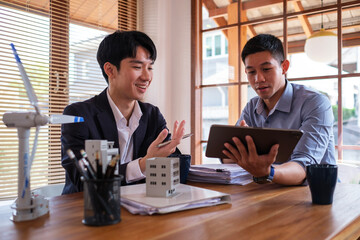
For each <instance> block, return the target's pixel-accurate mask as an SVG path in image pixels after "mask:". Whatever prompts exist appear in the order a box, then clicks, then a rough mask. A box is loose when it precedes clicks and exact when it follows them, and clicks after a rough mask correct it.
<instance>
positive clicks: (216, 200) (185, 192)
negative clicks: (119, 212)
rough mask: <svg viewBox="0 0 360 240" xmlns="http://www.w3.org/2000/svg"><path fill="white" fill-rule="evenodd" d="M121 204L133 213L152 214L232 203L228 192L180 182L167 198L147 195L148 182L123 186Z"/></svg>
mask: <svg viewBox="0 0 360 240" xmlns="http://www.w3.org/2000/svg"><path fill="white" fill-rule="evenodd" d="M120 192H121V206H123V207H124V208H126V209H127V210H128V211H129V212H131V213H132V214H141V215H152V214H165V213H171V212H177V211H183V210H188V209H193V208H200V207H208V206H214V205H219V204H224V203H231V198H230V195H229V194H227V193H222V192H217V191H213V190H208V189H205V188H199V187H193V186H190V185H185V184H179V186H177V187H176V193H175V194H174V195H173V196H171V197H167V198H162V197H147V196H146V184H145V183H144V184H136V185H129V186H122V187H121V190H120Z"/></svg>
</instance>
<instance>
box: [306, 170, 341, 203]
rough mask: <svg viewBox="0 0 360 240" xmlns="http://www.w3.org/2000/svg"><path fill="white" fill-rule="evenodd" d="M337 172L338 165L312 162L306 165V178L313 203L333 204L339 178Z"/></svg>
mask: <svg viewBox="0 0 360 240" xmlns="http://www.w3.org/2000/svg"><path fill="white" fill-rule="evenodd" d="M337 174H338V167H337V165H331V164H312V165H308V166H306V179H307V181H308V184H309V188H310V192H311V198H312V203H313V204H321V205H326V204H332V202H333V196H334V191H335V186H336V182H337V179H338V178H337Z"/></svg>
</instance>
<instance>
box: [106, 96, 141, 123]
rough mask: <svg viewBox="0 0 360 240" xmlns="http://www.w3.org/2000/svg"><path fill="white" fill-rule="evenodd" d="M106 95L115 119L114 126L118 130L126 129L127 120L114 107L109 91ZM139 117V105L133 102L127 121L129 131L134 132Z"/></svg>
mask: <svg viewBox="0 0 360 240" xmlns="http://www.w3.org/2000/svg"><path fill="white" fill-rule="evenodd" d="M106 95H107V98H108V101H109V104H110V107H111V110H112V112H113V114H114V117H115V122H116V126H117V127H118V128H124V127H126V125H127V120H126V118H125V117H124V115H123V114H122V113H121V111H120V110H119V108H118V107H117V106H116V105H115V103H114V101H113V100H112V99H111V97H110V94H109V89H108V90H107V91H106ZM141 116H142V111H141V108H140V105H139V103H138V101H135V106H134V110H133V113H132V114H131V117H130V119H129V128H130V129H133V130H135V129H136V128H137V127H138V126H139V121H140V118H141Z"/></svg>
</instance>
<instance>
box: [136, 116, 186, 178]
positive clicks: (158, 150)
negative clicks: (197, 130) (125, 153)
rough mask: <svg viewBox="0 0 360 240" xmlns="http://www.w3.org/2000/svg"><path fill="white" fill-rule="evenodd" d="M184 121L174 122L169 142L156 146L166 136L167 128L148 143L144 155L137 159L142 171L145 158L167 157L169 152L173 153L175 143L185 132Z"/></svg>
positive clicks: (177, 143)
mask: <svg viewBox="0 0 360 240" xmlns="http://www.w3.org/2000/svg"><path fill="white" fill-rule="evenodd" d="M184 127H185V121H184V120H183V121H181V123H180V124H179V122H178V121H175V123H174V130H173V133H172V139H171V141H170V142H169V143H167V144H165V145H164V146H162V147H158V145H159V144H161V143H163V142H164V140H165V139H166V137H167V136H168V133H169V131H168V130H167V129H163V130H162V131H161V132H160V133H159V135H158V136H157V138H156V139H155V140H154V141H153V142H152V143H151V144H150V146H149V148H148V149H147V153H146V156H145V157H143V158H141V159H140V160H139V166H140V169H141V171H142V172H145V168H146V159H148V158H152V157H167V156H169V155H170V154H172V153H174V152H175V150H176V147H177V145H179V144H180V142H181V140H182V138H183V136H184V133H185V128H184Z"/></svg>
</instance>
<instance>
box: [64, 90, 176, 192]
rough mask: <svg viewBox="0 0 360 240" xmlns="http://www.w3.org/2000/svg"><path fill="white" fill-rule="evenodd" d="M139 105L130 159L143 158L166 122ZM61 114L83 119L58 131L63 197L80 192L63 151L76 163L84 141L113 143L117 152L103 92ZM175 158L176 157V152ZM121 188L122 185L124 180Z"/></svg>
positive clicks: (122, 170) (150, 108) (122, 167)
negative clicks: (63, 180)
mask: <svg viewBox="0 0 360 240" xmlns="http://www.w3.org/2000/svg"><path fill="white" fill-rule="evenodd" d="M139 105H140V108H141V111H142V113H143V115H142V117H141V119H140V122H139V126H138V128H137V129H136V131H135V132H134V134H133V144H134V148H133V149H134V154H133V159H137V158H139V157H144V156H145V155H146V152H147V149H148V147H149V145H150V144H151V143H152V142H153V141H154V140H155V139H156V137H157V136H158V135H159V133H160V132H161V131H162V130H163V129H164V128H167V127H166V121H165V119H164V117H163V116H162V114H161V113H160V110H159V109H158V108H157V107H155V106H153V105H151V104H149V103H142V102H139ZM64 114H66V115H73V116H80V117H83V118H84V122H83V123H76V124H63V125H62V127H61V144H62V145H61V157H62V158H61V165H62V166H63V167H64V168H65V171H66V179H65V187H64V190H63V194H67V193H73V192H79V191H83V184H82V183H81V181H80V173H79V172H78V171H77V169H76V167H75V165H74V162H73V161H72V160H71V159H70V158H69V157H68V155H67V154H66V151H67V150H68V149H71V150H72V151H73V152H74V153H75V155H76V157H77V158H78V159H80V158H81V154H80V150H81V149H85V140H87V139H99V140H108V141H113V142H114V148H119V138H118V133H117V127H116V122H115V117H114V115H113V112H112V110H111V107H110V104H109V101H108V99H107V95H106V89H105V90H104V91H103V92H102V93H100V94H99V95H97V96H95V97H93V98H91V99H88V100H86V101H84V102H77V103H73V104H71V105H69V106H67V107H66V108H65V110H64ZM168 139H170V134H169V135H168V136H167V138H166V140H168ZM119 150H120V149H119ZM175 154H180V152H179V150H178V149H177V150H176V152H175ZM126 167H127V163H126V164H122V165H120V166H119V173H120V174H121V175H123V176H124V177H125V176H126ZM142 182H144V181H142ZM122 185H126V182H125V178H124V180H123V181H122Z"/></svg>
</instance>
